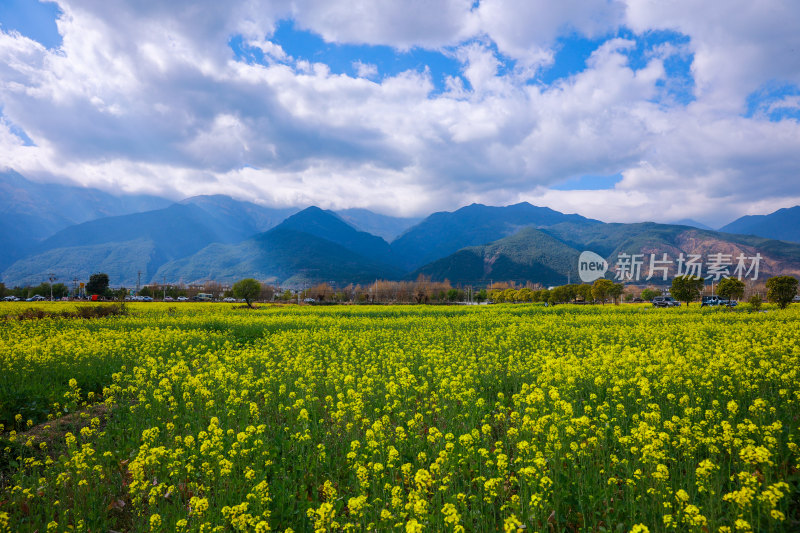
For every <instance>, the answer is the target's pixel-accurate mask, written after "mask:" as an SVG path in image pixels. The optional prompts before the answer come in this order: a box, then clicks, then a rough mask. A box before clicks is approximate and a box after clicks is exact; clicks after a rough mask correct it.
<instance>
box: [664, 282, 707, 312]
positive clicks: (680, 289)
mask: <svg viewBox="0 0 800 533" xmlns="http://www.w3.org/2000/svg"><path fill="white" fill-rule="evenodd" d="M704 285H705V280H704V279H703V278H701V277H699V276H675V277H674V278H673V279H672V289H671V290H670V294H672V297H673V298H675V299H676V300H678V301H679V302H685V303H686V306H687V307H688V306H689V303H691V302H693V301H694V300H697V299H698V298H700V293H701V292H703V286H704Z"/></svg>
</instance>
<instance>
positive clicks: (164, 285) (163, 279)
mask: <svg viewBox="0 0 800 533" xmlns="http://www.w3.org/2000/svg"><path fill="white" fill-rule="evenodd" d="M161 288H162V289H164V296H163V297H162V298H161V299H162V300H165V299H166V298H167V276H166V275H164V276H162V277H161Z"/></svg>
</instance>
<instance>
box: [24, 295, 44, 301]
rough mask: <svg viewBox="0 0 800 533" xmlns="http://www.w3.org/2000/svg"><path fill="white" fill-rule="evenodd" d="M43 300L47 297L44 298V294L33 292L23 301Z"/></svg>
mask: <svg viewBox="0 0 800 533" xmlns="http://www.w3.org/2000/svg"><path fill="white" fill-rule="evenodd" d="M44 300H47V298H45V297H44V296H42V295H40V294H34V295H33V296H31V297H30V298H28V299H27V300H25V301H26V302H42V301H44Z"/></svg>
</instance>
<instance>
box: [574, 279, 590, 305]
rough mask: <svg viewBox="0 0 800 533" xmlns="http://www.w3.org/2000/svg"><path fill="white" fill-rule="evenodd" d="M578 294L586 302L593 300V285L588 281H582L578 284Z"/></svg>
mask: <svg viewBox="0 0 800 533" xmlns="http://www.w3.org/2000/svg"><path fill="white" fill-rule="evenodd" d="M577 294H578V297H579V298H580V299H581V300H583V301H584V302H590V301H592V286H591V285H589V284H588V283H581V284H580V285H578V286H577Z"/></svg>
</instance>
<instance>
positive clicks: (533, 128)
mask: <svg viewBox="0 0 800 533" xmlns="http://www.w3.org/2000/svg"><path fill="white" fill-rule="evenodd" d="M799 20H800V2H797V1H796V0H760V1H758V2H753V1H752V0H704V1H703V2H697V1H695V0H669V1H665V0H619V1H616V0H560V1H558V2H548V1H544V0H518V1H515V0H403V1H394V0H349V1H336V0H269V1H264V0H241V1H226V2H220V1H218V0H213V1H212V0H171V1H169V2H164V1H162V0H115V1H114V2H109V1H107V0H56V1H55V2H43V3H40V2H38V1H36V0H3V2H2V3H0V167H7V168H12V169H14V170H16V171H18V172H20V173H22V174H23V175H25V176H27V177H28V178H29V179H35V180H39V181H50V180H57V181H61V182H74V183H79V184H85V185H89V186H93V187H99V188H102V189H106V190H109V191H125V192H147V193H153V194H159V195H166V196H169V197H171V198H175V199H179V198H182V197H185V196H190V195H194V194H210V193H222V194H228V195H231V196H235V197H239V198H246V199H251V200H255V201H258V202H259V203H262V204H265V205H275V206H286V205H297V206H301V205H309V204H316V205H319V206H322V207H329V208H344V207H367V208H371V209H373V210H376V211H380V212H383V213H387V214H398V215H424V214H428V213H430V212H432V211H436V210H445V209H446V210H450V209H454V208H457V207H459V206H462V205H465V204H468V203H472V202H480V203H485V204H492V205H504V204H509V203H516V202H519V201H529V202H531V203H534V204H537V205H546V206H549V207H552V208H554V209H558V210H561V211H567V212H578V213H581V214H584V215H587V216H591V217H595V218H599V219H602V220H606V221H638V220H656V221H674V220H678V219H682V218H685V217H691V218H694V219H697V220H700V221H702V222H706V223H709V224H711V225H712V226H720V225H722V224H724V223H727V222H729V221H730V220H732V219H733V218H736V217H737V216H739V215H742V214H755V213H767V212H771V211H774V210H775V209H778V208H780V207H788V206H792V205H796V204H800V31H798V21H799Z"/></svg>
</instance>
